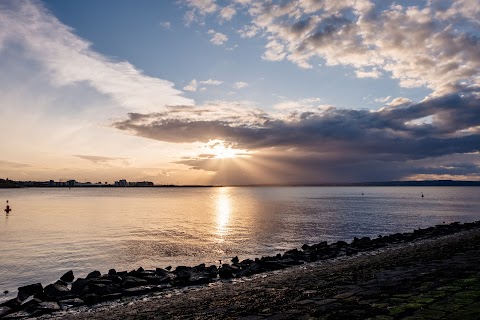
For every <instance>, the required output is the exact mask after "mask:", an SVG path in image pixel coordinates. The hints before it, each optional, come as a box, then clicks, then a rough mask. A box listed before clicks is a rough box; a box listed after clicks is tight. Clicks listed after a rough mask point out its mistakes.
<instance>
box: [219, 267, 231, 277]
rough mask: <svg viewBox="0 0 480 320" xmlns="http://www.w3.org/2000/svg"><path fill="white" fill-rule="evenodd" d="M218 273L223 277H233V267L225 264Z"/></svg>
mask: <svg viewBox="0 0 480 320" xmlns="http://www.w3.org/2000/svg"><path fill="white" fill-rule="evenodd" d="M218 275H219V276H220V278H222V279H230V278H233V269H232V267H231V266H230V265H228V264H224V265H222V266H221V267H220V269H219V270H218Z"/></svg>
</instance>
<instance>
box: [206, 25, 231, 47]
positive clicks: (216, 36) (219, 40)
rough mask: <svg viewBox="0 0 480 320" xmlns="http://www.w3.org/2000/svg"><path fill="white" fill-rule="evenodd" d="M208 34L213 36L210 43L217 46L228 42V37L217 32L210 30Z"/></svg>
mask: <svg viewBox="0 0 480 320" xmlns="http://www.w3.org/2000/svg"><path fill="white" fill-rule="evenodd" d="M208 34H211V35H212V38H211V39H210V42H211V43H213V44H214V45H216V46H221V45H223V44H224V43H225V42H227V41H228V37H227V36H226V35H225V34H223V33H221V32H216V31H215V30H212V29H210V30H208Z"/></svg>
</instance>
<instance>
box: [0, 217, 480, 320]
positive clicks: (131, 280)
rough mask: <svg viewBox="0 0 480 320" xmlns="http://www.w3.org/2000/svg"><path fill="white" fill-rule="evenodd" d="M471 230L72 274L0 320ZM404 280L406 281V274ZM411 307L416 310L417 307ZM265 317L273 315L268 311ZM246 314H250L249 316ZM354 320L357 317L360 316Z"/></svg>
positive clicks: (22, 293)
mask: <svg viewBox="0 0 480 320" xmlns="http://www.w3.org/2000/svg"><path fill="white" fill-rule="evenodd" d="M472 229H475V230H476V229H480V222H473V223H464V224H460V223H452V224H442V225H437V226H435V227H430V228H426V229H417V230H415V231H413V232H411V233H397V234H393V235H388V236H379V237H378V238H376V239H370V238H368V237H364V238H361V239H358V238H354V240H353V241H352V242H351V243H346V242H343V241H338V242H336V243H332V244H328V243H326V242H321V243H318V244H313V245H307V244H305V245H303V246H302V247H301V250H298V249H293V250H289V251H287V252H285V253H284V254H277V255H276V256H267V257H262V258H257V259H255V260H251V259H245V260H243V261H239V259H238V258H237V257H234V258H233V259H232V261H231V264H223V265H222V266H220V267H217V266H215V265H212V266H206V265H205V264H200V265H198V266H195V267H187V266H178V267H176V268H175V269H174V270H170V269H169V270H166V269H162V268H157V269H156V270H144V269H143V268H139V269H137V270H132V271H129V272H127V271H122V272H117V271H116V270H114V269H111V270H109V272H108V274H104V275H102V274H101V273H100V272H99V271H93V272H91V273H90V274H88V275H87V276H86V277H85V278H77V279H75V277H74V275H73V272H71V271H69V272H67V273H66V274H64V275H63V276H62V277H61V278H60V279H59V280H58V281H57V282H55V283H53V284H49V285H47V286H45V287H43V286H42V285H41V284H40V283H37V284H31V285H28V286H24V287H20V288H18V295H17V297H16V298H14V299H11V300H9V301H7V302H5V303H3V304H2V305H0V318H5V319H16V318H23V317H37V316H41V315H42V314H50V313H52V312H59V311H61V310H67V309H70V308H72V307H77V306H81V305H94V304H97V303H99V302H104V301H109V300H115V299H123V298H125V297H127V296H138V295H145V294H149V293H154V292H163V291H168V290H170V289H172V288H182V287H189V286H195V285H205V284H209V283H211V282H217V281H218V280H219V279H225V280H226V279H237V278H242V277H248V276H252V275H255V274H259V273H264V272H268V271H275V270H281V269H286V268H288V267H291V266H298V265H302V264H305V263H310V262H316V261H329V260H331V259H332V258H337V257H345V256H354V255H356V254H358V253H362V252H363V253H366V252H367V253H368V252H371V251H374V250H376V249H379V248H385V247H389V246H392V245H395V244H400V243H409V242H413V241H416V240H421V239H432V238H436V237H440V236H445V235H449V234H454V233H457V232H460V231H465V230H472ZM401 276H402V277H403V276H405V275H401ZM400 280H401V279H400ZM471 281H473V280H471ZM350 289H351V290H346V292H343V293H338V294H336V295H335V296H334V299H330V300H332V301H329V300H328V299H327V301H326V302H325V301H324V306H323V309H322V310H324V311H328V312H327V313H326V314H332V312H333V311H335V308H337V307H338V309H339V310H341V308H340V307H339V306H338V303H337V302H336V301H333V300H335V299H337V300H338V299H348V298H351V297H352V296H356V295H357V294H358V293H359V288H354V287H352V288H350ZM360 291H363V290H360ZM479 297H480V294H479ZM398 299H400V298H398ZM342 301H343V300H342ZM313 302H314V300H310V299H308V294H307V295H306V296H305V299H304V300H303V302H301V303H300V304H299V306H302V304H304V305H305V306H307V305H310V304H312V303H313ZM332 303H333V304H332ZM419 305H420V304H419V303H417V307H418V306H419ZM410 307H411V309H412V310H413V306H410ZM405 308H406V309H405V310H403V309H400V310H399V312H398V313H397V314H396V315H395V314H391V316H393V318H391V319H394V318H398V316H404V315H408V312H407V311H408V310H409V309H408V307H405ZM267 309H268V308H267ZM317 309H318V308H317ZM377 309H378V308H373V307H370V308H366V309H358V310H350V311H352V312H353V311H358V312H357V313H358V314H359V316H360V317H359V319H363V318H368V317H374V316H381V315H382V313H381V312H379V310H377ZM246 310H248V308H246ZM329 312H330V313H329ZM402 312H403V313H402ZM442 312H443V313H442ZM442 312H439V313H441V314H443V315H445V312H444V311H442ZM254 313H257V314H258V313H259V312H258V310H257V312H254ZM264 313H265V314H267V315H268V312H267V311H265V312H264ZM317 313H318V312H317ZM333 313H335V312H333ZM247 314H249V313H248V312H247ZM321 314H322V312H320V313H318V315H319V316H320V315H321ZM389 314H390V311H389ZM240 315H241V314H237V316H240ZM349 315H351V313H349ZM367 315H368V317H367ZM310 316H312V315H310ZM313 316H316V314H315V313H314V314H313ZM209 317H210V316H205V318H209ZM235 317H236V316H235ZM262 317H263V316H259V318H262ZM99 318H101V317H99ZM140 318H141V317H140ZM166 318H168V317H166ZM187 318H188V317H187ZM200 318H201V317H200ZM294 318H296V317H294ZM350 318H352V317H350ZM353 318H355V316H354V317H353ZM357 318H358V317H357ZM112 319H113V318H112ZM331 319H334V318H331ZM387 319H388V318H387Z"/></svg>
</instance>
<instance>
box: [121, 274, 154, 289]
mask: <svg viewBox="0 0 480 320" xmlns="http://www.w3.org/2000/svg"><path fill="white" fill-rule="evenodd" d="M147 284H148V281H147V280H144V279H140V278H135V277H131V276H127V277H125V279H124V280H123V283H122V285H123V287H124V288H133V287H140V286H145V285H147Z"/></svg>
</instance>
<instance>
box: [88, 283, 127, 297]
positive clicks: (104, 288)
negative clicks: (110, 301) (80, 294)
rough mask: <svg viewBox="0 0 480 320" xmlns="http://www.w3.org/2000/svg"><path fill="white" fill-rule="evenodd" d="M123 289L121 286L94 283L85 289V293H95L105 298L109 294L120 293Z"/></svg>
mask: <svg viewBox="0 0 480 320" xmlns="http://www.w3.org/2000/svg"><path fill="white" fill-rule="evenodd" d="M120 291H121V289H120V287H119V286H116V285H114V284H113V283H112V284H101V283H92V284H89V285H88V286H86V287H85V289H84V293H86V294H88V293H94V294H96V295H98V296H105V295H108V294H113V293H118V292H120Z"/></svg>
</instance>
